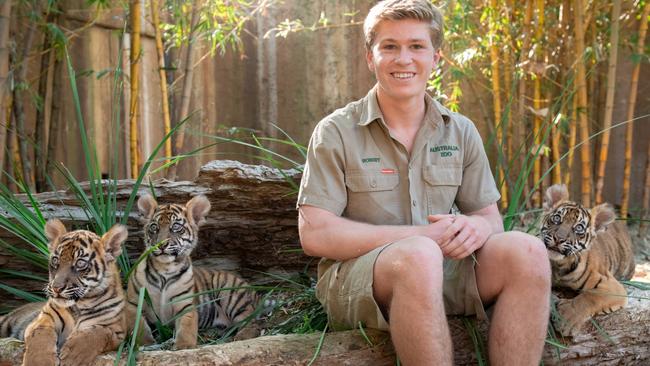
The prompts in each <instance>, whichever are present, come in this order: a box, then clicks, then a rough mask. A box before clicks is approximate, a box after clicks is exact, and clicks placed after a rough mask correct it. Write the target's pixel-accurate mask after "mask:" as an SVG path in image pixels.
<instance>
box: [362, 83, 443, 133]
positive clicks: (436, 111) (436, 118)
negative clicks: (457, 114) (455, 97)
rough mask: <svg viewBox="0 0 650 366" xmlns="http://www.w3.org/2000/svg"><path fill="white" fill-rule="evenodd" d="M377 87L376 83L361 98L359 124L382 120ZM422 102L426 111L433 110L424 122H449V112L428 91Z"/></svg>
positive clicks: (435, 123) (437, 123)
mask: <svg viewBox="0 0 650 366" xmlns="http://www.w3.org/2000/svg"><path fill="white" fill-rule="evenodd" d="M377 88H378V85H377V84H375V86H374V87H373V88H372V89H370V91H369V92H368V94H367V95H366V97H365V98H364V99H363V103H362V107H361V108H362V113H361V118H360V119H359V123H358V124H359V126H367V125H369V124H370V123H371V122H374V121H377V120H380V121H383V120H384V115H383V114H382V113H381V109H380V108H379V103H378V102H377ZM424 102H425V103H426V106H427V111H429V110H433V113H426V114H425V116H424V118H425V123H431V124H433V125H434V126H438V125H440V124H441V122H444V124H445V125H447V124H448V123H449V121H450V119H451V112H450V111H449V110H448V109H447V108H445V107H443V106H442V105H441V104H440V103H438V102H437V101H435V100H434V99H433V98H432V97H431V96H430V95H429V94H428V93H425V94H424Z"/></svg>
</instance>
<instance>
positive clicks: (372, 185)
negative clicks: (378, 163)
mask: <svg viewBox="0 0 650 366" xmlns="http://www.w3.org/2000/svg"><path fill="white" fill-rule="evenodd" d="M370 186H371V187H372V188H375V187H377V181H376V180H374V179H373V180H371V181H370Z"/></svg>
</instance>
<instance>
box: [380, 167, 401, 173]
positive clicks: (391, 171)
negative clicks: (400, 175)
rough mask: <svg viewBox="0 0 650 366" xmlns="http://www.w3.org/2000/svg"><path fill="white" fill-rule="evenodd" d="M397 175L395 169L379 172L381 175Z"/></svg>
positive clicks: (385, 169)
mask: <svg viewBox="0 0 650 366" xmlns="http://www.w3.org/2000/svg"><path fill="white" fill-rule="evenodd" d="M395 173H397V172H396V171H395V169H388V168H384V169H382V170H381V174H395Z"/></svg>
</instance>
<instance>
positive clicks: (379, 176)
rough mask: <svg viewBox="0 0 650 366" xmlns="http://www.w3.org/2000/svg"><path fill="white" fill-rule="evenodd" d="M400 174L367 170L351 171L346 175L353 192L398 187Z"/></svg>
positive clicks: (347, 184) (385, 189)
mask: <svg viewBox="0 0 650 366" xmlns="http://www.w3.org/2000/svg"><path fill="white" fill-rule="evenodd" d="M398 183H399V175H398V174H397V173H393V174H383V173H381V172H368V171H365V170H355V171H349V172H348V173H347V174H346V176H345V185H346V186H347V187H348V188H349V189H350V191H352V192H379V191H390V190H392V189H394V188H395V187H397V184H398Z"/></svg>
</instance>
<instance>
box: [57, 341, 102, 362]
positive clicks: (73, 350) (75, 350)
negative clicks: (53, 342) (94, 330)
mask: <svg viewBox="0 0 650 366" xmlns="http://www.w3.org/2000/svg"><path fill="white" fill-rule="evenodd" d="M93 346H94V345H93ZM88 348H89V347H79V346H73V347H70V346H69V342H68V343H66V344H64V345H63V348H61V354H60V358H61V366H83V365H92V364H93V363H94V362H95V358H96V357H97V353H96V352H92V351H91V350H89V349H88Z"/></svg>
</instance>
